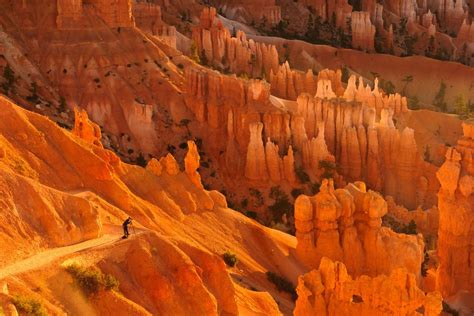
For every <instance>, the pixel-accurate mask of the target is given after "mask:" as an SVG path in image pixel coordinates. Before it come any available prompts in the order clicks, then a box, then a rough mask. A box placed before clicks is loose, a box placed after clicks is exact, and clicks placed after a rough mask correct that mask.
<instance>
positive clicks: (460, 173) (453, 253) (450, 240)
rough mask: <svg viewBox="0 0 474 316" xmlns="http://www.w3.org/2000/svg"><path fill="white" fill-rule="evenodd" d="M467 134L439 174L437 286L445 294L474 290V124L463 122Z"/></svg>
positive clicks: (450, 151) (451, 151) (452, 150)
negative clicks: (473, 231) (473, 232)
mask: <svg viewBox="0 0 474 316" xmlns="http://www.w3.org/2000/svg"><path fill="white" fill-rule="evenodd" d="M463 130H464V136H463V137H462V138H461V139H460V140H459V141H458V144H457V146H456V147H455V148H450V149H449V150H448V152H447V153H446V162H445V163H444V164H443V165H442V166H441V168H440V169H439V171H438V173H437V176H438V179H439V182H440V183H441V189H440V191H439V194H438V207H439V213H440V217H439V230H438V257H439V263H440V265H439V268H438V279H437V286H438V289H439V290H440V291H441V293H442V294H443V295H444V296H449V295H454V294H456V293H457V292H458V291H461V290H464V291H468V292H474V282H473V281H472V280H473V277H474V265H473V264H472V258H473V253H472V249H473V245H474V238H473V235H472V226H473V225H474V214H473V212H474V202H473V199H472V194H473V193H474V165H473V159H472V157H473V154H474V125H473V124H472V122H465V123H463Z"/></svg>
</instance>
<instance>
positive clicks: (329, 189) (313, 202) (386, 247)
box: [295, 180, 424, 276]
mask: <svg viewBox="0 0 474 316" xmlns="http://www.w3.org/2000/svg"><path fill="white" fill-rule="evenodd" d="M386 213H387V203H386V202H385V200H384V199H383V198H382V196H381V195H379V194H378V193H376V192H374V191H370V190H369V191H367V190H366V188H365V184H364V183H362V182H357V183H354V184H349V185H348V186H347V187H346V188H344V189H334V184H333V181H332V180H323V183H322V184H321V188H320V192H319V193H318V194H316V195H315V196H312V197H309V196H305V195H301V196H299V197H298V198H297V199H296V201H295V226H296V238H297V240H298V244H297V246H296V251H297V254H298V256H299V258H301V260H303V261H304V262H305V264H306V265H307V266H308V267H310V268H313V269H314V268H317V267H318V266H319V264H320V262H321V259H322V258H323V257H328V258H330V259H332V260H338V261H342V262H344V264H345V265H346V266H347V270H348V271H349V273H350V274H351V275H353V276H360V275H363V274H366V275H370V276H376V275H378V274H381V273H384V274H390V273H391V272H392V271H393V270H395V269H397V268H405V269H406V270H407V271H408V272H410V273H413V274H414V275H416V276H419V270H420V265H421V262H422V261H423V248H424V243H423V239H422V236H421V235H419V236H409V235H404V234H397V233H394V232H393V231H392V230H390V229H388V228H386V227H382V226H381V225H382V220H381V218H382V216H384V215H385V214H386Z"/></svg>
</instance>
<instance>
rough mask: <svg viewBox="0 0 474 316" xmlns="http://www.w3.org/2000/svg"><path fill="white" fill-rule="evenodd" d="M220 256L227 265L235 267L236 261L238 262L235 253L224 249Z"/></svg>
mask: <svg viewBox="0 0 474 316" xmlns="http://www.w3.org/2000/svg"><path fill="white" fill-rule="evenodd" d="M222 257H223V258H224V262H225V264H227V265H228V266H229V267H235V265H236V264H237V262H239V259H237V255H236V254H235V253H232V252H230V251H226V252H225V253H224V254H223V255H222Z"/></svg>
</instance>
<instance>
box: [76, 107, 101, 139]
mask: <svg viewBox="0 0 474 316" xmlns="http://www.w3.org/2000/svg"><path fill="white" fill-rule="evenodd" d="M72 134H73V135H76V136H77V137H79V138H82V139H83V140H85V141H86V142H88V143H89V144H94V145H96V146H99V147H102V143H101V138H102V133H101V131H100V127H99V125H97V124H95V123H94V122H92V121H90V120H89V116H88V115H87V112H86V111H84V110H79V109H77V108H75V109H74V129H73V130H72Z"/></svg>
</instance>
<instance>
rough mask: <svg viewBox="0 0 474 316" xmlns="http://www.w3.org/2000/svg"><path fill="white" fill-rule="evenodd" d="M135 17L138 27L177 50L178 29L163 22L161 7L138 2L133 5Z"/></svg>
mask: <svg viewBox="0 0 474 316" xmlns="http://www.w3.org/2000/svg"><path fill="white" fill-rule="evenodd" d="M133 17H134V19H135V24H136V26H137V27H139V28H141V29H142V30H144V31H146V32H148V33H150V34H152V35H154V36H157V37H158V38H160V39H162V40H163V41H164V42H165V43H166V44H167V45H168V46H171V47H174V48H176V28H175V27H174V26H169V25H167V24H166V23H164V22H163V20H162V19H161V7H160V6H159V5H157V4H155V3H150V2H148V1H143V0H136V1H134V3H133Z"/></svg>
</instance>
